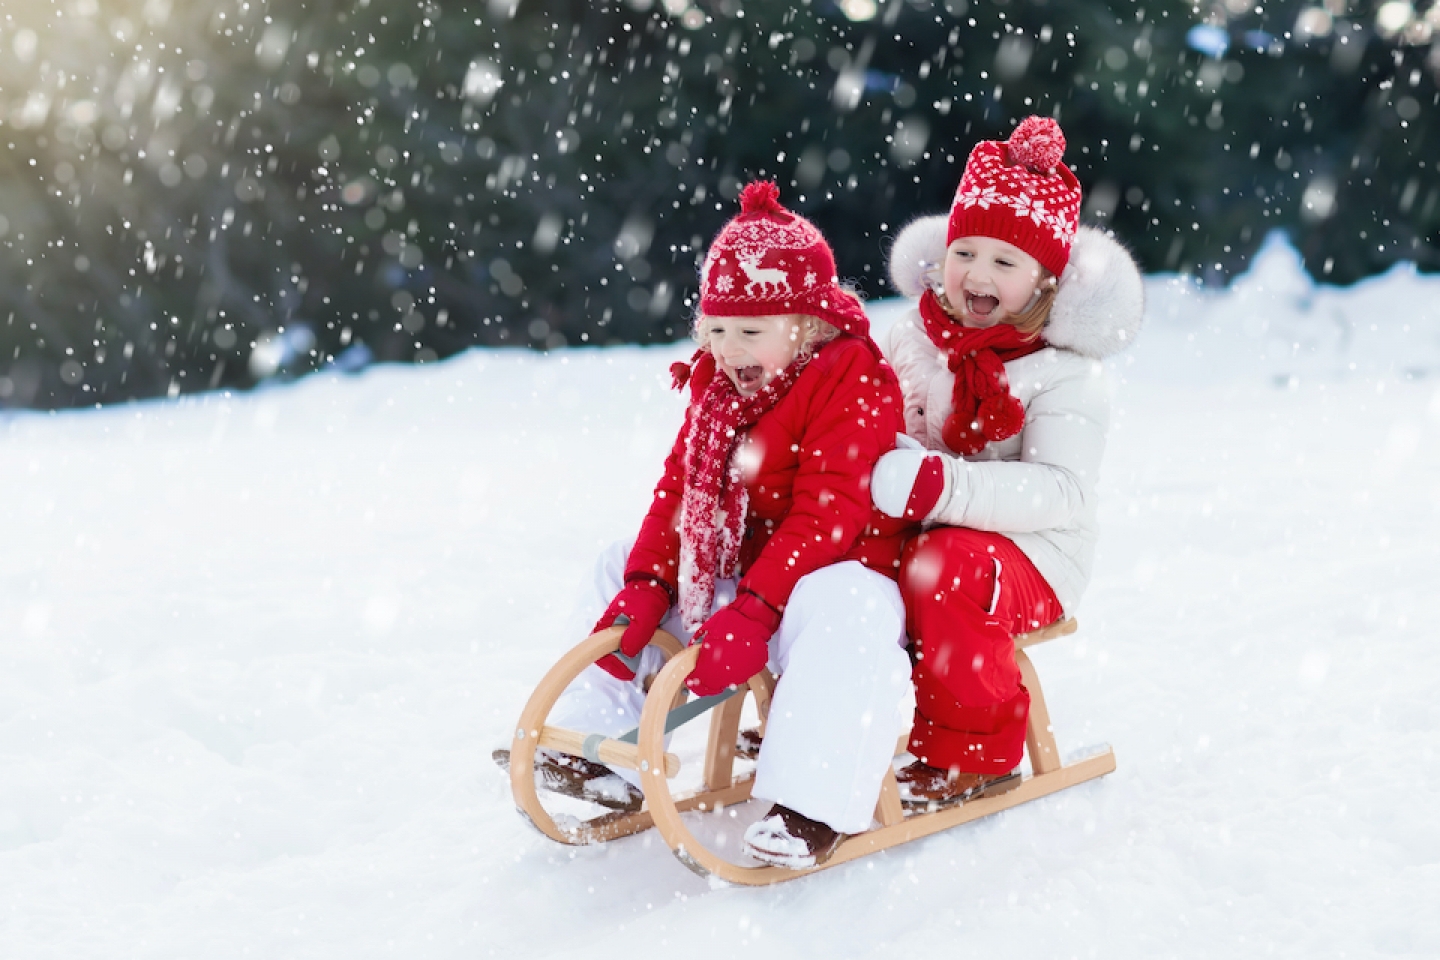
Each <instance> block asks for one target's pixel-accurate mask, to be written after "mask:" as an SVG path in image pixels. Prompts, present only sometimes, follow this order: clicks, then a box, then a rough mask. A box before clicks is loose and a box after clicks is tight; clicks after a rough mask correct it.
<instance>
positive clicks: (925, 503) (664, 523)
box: [537, 117, 1143, 868]
mask: <svg viewBox="0 0 1440 960" xmlns="http://www.w3.org/2000/svg"><path fill="white" fill-rule="evenodd" d="M1063 152H1064V137H1063V135H1062V134H1061V131H1060V128H1059V126H1058V124H1056V123H1055V122H1054V121H1052V120H1046V119H1043V118H1038V117H1031V118H1029V119H1027V120H1026V121H1025V122H1023V123H1022V124H1021V125H1020V126H1019V127H1018V128H1017V129H1016V131H1015V133H1014V135H1013V136H1012V137H1011V138H1010V140H1009V141H1008V142H1006V143H996V142H984V143H981V144H979V145H978V146H977V147H976V148H975V149H974V151H972V153H971V155H970V157H969V159H968V160H967V162H966V167H965V172H964V175H963V177H962V179H961V183H960V188H959V190H958V191H957V193H956V197H955V201H954V204H953V206H952V208H951V211H950V215H949V217H948V218H944V217H937V218H931V219H929V220H921V221H917V222H916V223H915V224H912V225H911V226H910V227H907V228H906V230H905V231H904V232H902V234H901V236H900V237H899V238H898V239H897V243H896V245H895V248H894V251H893V254H892V260H891V273H892V277H893V279H894V280H895V282H896V285H897V286H898V287H899V288H900V289H901V291H902V292H904V293H906V294H907V295H910V296H917V297H918V298H919V302H918V304H917V307H916V309H915V310H914V311H913V312H912V313H911V314H910V315H909V316H908V317H907V318H905V319H904V320H902V321H901V322H900V323H898V324H897V325H896V326H895V327H894V328H893V329H892V330H891V331H890V334H889V336H888V338H887V343H886V346H885V351H884V353H885V355H886V356H888V358H889V360H890V362H891V363H893V364H894V371H892V370H891V368H890V367H889V366H887V365H886V363H885V361H884V359H883V358H882V355H881V351H880V349H879V348H877V347H876V345H875V343H874V342H873V341H872V340H871V339H870V337H869V324H868V321H867V320H866V318H865V314H864V312H863V310H862V309H861V307H860V305H859V303H858V302H857V301H856V299H855V298H854V297H853V296H852V295H851V294H849V293H848V292H847V291H845V290H844V289H842V288H841V287H839V285H838V284H837V282H836V280H835V264H834V258H833V255H832V253H831V251H830V248H829V246H828V245H827V244H826V243H825V241H824V239H823V238H822V237H821V236H820V234H819V233H818V231H816V230H815V228H814V227H813V226H812V225H811V224H810V223H809V222H807V221H805V220H804V219H802V218H800V217H798V216H795V215H794V214H792V213H791V212H789V211H788V210H786V209H785V208H784V207H782V206H781V205H780V203H779V201H778V197H777V191H776V190H775V187H774V186H773V185H772V184H768V183H755V184H751V185H750V186H748V187H747V188H746V189H745V191H744V192H743V193H742V195H741V213H740V215H739V216H737V217H736V218H735V219H734V220H732V221H731V222H730V223H729V224H727V225H726V226H725V228H724V229H723V230H722V231H721V232H720V234H719V236H717V238H716V240H715V242H714V244H713V245H712V247H711V249H710V251H709V254H708V256H707V257H706V260H705V263H704V267H703V270H702V274H701V301H700V315H699V320H698V324H697V336H698V338H699V339H700V341H701V343H702V346H701V349H700V350H699V351H698V352H697V353H696V358H695V362H694V368H693V370H692V369H690V368H689V367H685V366H684V365H679V366H682V367H684V369H683V370H682V371H681V372H680V373H679V374H677V381H679V382H681V383H688V387H689V390H690V405H689V408H688V409H687V411H686V416H685V423H684V426H683V427H682V428H681V431H680V434H679V436H678V437H677V438H676V441H675V444H674V446H673V448H672V450H671V453H670V455H669V457H668V459H667V460H666V463H665V470H664V475H663V476H662V478H661V480H660V483H659V485H658V486H657V487H656V491H655V497H654V501H653V503H652V505H651V508H650V510H649V512H648V513H647V515H646V517H645V520H644V522H643V523H642V525H641V528H640V531H639V534H638V536H637V537H636V540H635V542H634V544H633V545H632V546H629V547H628V548H626V547H618V546H617V547H616V548H613V549H612V550H611V551H609V552H608V553H607V554H606V555H605V556H603V557H602V558H601V562H600V564H599V566H598V568H597V571H596V578H595V582H594V584H593V590H592V595H591V597H590V600H589V607H590V609H591V610H599V609H601V608H602V607H603V609H604V613H603V614H602V615H601V616H600V617H599V619H598V621H596V622H595V625H594V628H595V629H596V630H599V629H603V628H606V627H609V626H611V625H614V624H623V625H625V626H626V630H625V634H624V637H623V639H622V641H621V650H620V652H621V653H622V654H624V656H625V657H626V658H627V660H629V661H630V662H634V661H633V660H632V659H631V658H634V657H636V656H637V655H638V656H639V658H640V659H639V661H638V668H636V669H632V667H631V665H630V663H627V662H626V661H622V660H621V659H620V658H618V657H613V656H612V657H607V658H605V659H602V660H601V661H600V662H599V663H597V664H596V665H595V666H594V667H592V668H590V669H589V670H587V671H586V672H585V673H584V674H582V676H581V677H580V678H579V679H577V681H576V683H575V684H573V685H572V686H571V688H570V689H569V690H567V692H566V694H565V695H564V696H563V697H562V698H561V701H560V702H559V703H557V705H556V708H555V710H554V711H552V714H551V717H552V719H553V720H554V721H555V722H557V723H559V724H561V725H563V726H568V727H572V728H578V729H585V730H588V731H592V732H597V733H604V734H610V735H613V734H617V733H619V732H620V731H622V730H625V729H627V728H628V727H630V726H633V725H634V723H635V722H636V720H637V719H638V717H639V714H640V709H641V706H642V705H643V700H644V694H643V691H642V689H641V687H640V684H639V682H638V681H637V680H636V674H637V672H638V674H639V675H641V676H645V675H648V674H650V673H653V672H654V671H655V670H656V669H658V666H659V663H660V659H661V657H660V655H659V653H658V651H654V650H650V649H647V648H646V644H647V643H648V641H649V639H650V637H651V636H653V634H654V632H655V630H656V628H657V627H664V628H665V629H667V630H668V631H670V632H671V633H673V634H675V635H676V636H677V637H680V638H682V639H693V641H694V642H698V643H700V645H701V650H700V655H699V659H698V661H697V664H696V667H695V669H694V672H693V673H692V675H691V676H690V677H689V678H688V679H687V681H686V683H687V686H688V687H689V688H690V689H691V690H692V691H694V692H695V693H697V694H702V695H705V694H711V693H715V692H718V691H720V690H722V689H724V688H726V687H727V686H731V685H738V684H742V683H744V682H745V681H747V680H748V679H749V678H750V677H752V676H754V674H755V673H757V672H758V671H759V670H761V669H762V668H764V667H765V666H766V665H767V663H768V664H769V665H771V666H772V669H774V670H775V671H776V672H777V673H778V674H779V676H780V679H779V682H778V685H777V688H776V692H775V697H774V700H773V702H772V705H771V710H770V715H769V716H770V719H769V724H768V729H767V732H766V736H765V740H764V745H763V749H762V750H761V751H760V754H759V759H758V762H757V770H756V779H755V785H754V790H753V793H754V795H755V796H757V797H762V798H766V799H769V800H772V801H773V802H774V806H773V807H772V808H771V810H770V812H769V813H768V814H767V815H766V816H765V817H763V818H762V819H761V820H760V821H758V822H757V823H755V824H754V825H752V826H751V828H750V829H749V830H748V831H747V833H746V837H745V849H746V851H747V852H748V853H750V854H751V855H752V856H754V857H756V858H757V859H760V860H762V861H764V862H768V863H774V864H779V865H783V866H789V867H796V868H798V867H806V866H811V865H814V864H816V863H820V862H823V861H824V860H825V859H826V858H827V857H828V856H830V854H831V853H833V851H834V850H835V848H836V846H837V845H838V843H839V841H840V840H841V839H842V838H843V836H844V835H845V834H849V833H858V832H861V831H863V830H865V829H868V827H869V825H870V822H871V814H872V812H873V810H874V806H875V801H876V799H877V796H878V792H879V786H880V781H881V777H882V776H883V774H884V772H885V770H886V768H887V767H888V766H889V764H890V762H891V759H892V753H893V750H894V745H895V742H896V738H897V737H898V736H899V733H900V731H901V730H903V729H904V723H905V717H904V712H905V710H906V708H907V707H908V705H909V698H910V694H911V681H912V671H911V663H910V661H909V659H908V658H907V657H906V655H905V653H904V651H903V649H902V647H903V645H905V643H906V633H907V632H908V634H909V638H910V640H911V641H912V642H913V643H914V645H915V649H914V657H915V666H914V670H913V684H914V688H913V689H914V696H915V708H914V711H915V712H914V723H913V726H912V732H911V735H910V743H909V747H910V750H911V752H912V753H913V754H914V755H915V756H916V758H917V759H916V760H915V761H914V762H913V763H911V764H909V765H908V766H906V767H905V768H903V769H902V770H901V771H900V772H899V779H900V782H901V792H902V798H903V799H904V800H905V801H906V802H907V803H910V804H912V805H913V804H925V805H928V804H937V803H939V804H943V803H950V802H959V801H964V800H966V799H969V798H971V797H974V796H978V795H981V794H984V793H986V792H989V791H994V790H1000V789H1004V788H1005V787H1006V786H1008V785H1010V784H1013V783H1014V782H1016V780H1017V775H1016V773H1015V769H1016V767H1017V766H1018V764H1019V762H1020V760H1021V757H1022V753H1023V747H1024V732H1025V721H1026V718H1027V713H1028V707H1029V697H1028V694H1027V693H1026V691H1025V689H1024V687H1023V686H1022V685H1021V683H1020V675H1019V671H1018V669H1017V666H1016V663H1015V657H1014V649H1013V643H1012V639H1013V637H1014V635H1015V634H1017V633H1021V632H1025V631H1028V630H1032V629H1035V628H1038V627H1040V626H1043V625H1046V624H1048V623H1051V622H1053V621H1055V620H1058V619H1060V618H1062V617H1063V616H1065V615H1066V613H1067V612H1068V611H1073V610H1074V607H1075V605H1076V603H1077V602H1078V600H1079V598H1080V595H1081V593H1082V591H1083V590H1084V587H1085V585H1086V583H1087V581H1088V579H1089V576H1090V569H1091V565H1092V562H1093V555H1094V547H1095V539H1096V527H1095V512H1096V503H1095V483H1096V479H1097V474H1098V468H1099V462H1100V458H1101V455H1102V453H1103V450H1104V443H1105V433H1106V429H1107V425H1108V419H1109V406H1108V402H1109V401H1108V387H1107V385H1106V382H1105V375H1104V370H1103V367H1102V365H1101V363H1100V362H1099V361H1100V360H1101V359H1102V358H1103V357H1105V356H1108V355H1110V354H1111V353H1114V352H1115V351H1117V350H1119V349H1123V347H1125V346H1126V345H1128V343H1129V342H1130V341H1131V340H1133V339H1134V336H1135V334H1136V332H1137V331H1138V329H1139V324H1140V320H1141V313H1142V309H1143V302H1142V287H1141V280H1140V274H1139V271H1138V269H1137V267H1136V265H1135V263H1134V262H1133V260H1132V259H1131V258H1130V257H1129V255H1128V254H1127V253H1126V252H1125V251H1124V250H1123V249H1122V248H1121V247H1120V246H1119V245H1118V244H1116V243H1115V242H1114V241H1112V240H1110V239H1109V238H1107V237H1106V236H1105V235H1104V234H1102V233H1100V232H1099V231H1096V230H1091V229H1086V228H1079V227H1078V219H1079V209H1080V187H1079V184H1078V182H1077V181H1076V179H1075V177H1074V175H1073V174H1072V173H1071V172H1070V171H1069V169H1068V168H1066V167H1065V166H1064V164H1063V163H1062V156H1063ZM895 372H898V373H899V376H900V382H899V384H897V383H896V379H895ZM901 431H903V433H904V434H908V435H909V437H910V438H912V439H910V440H908V441H906V448H904V449H892V447H893V446H894V443H895V439H896V434H897V432H901ZM902 439H904V437H903V436H902ZM882 455H883V456H882ZM872 467H873V479H872V476H871V474H872ZM872 498H873V504H874V507H873V508H872V505H871V503H872ZM919 522H924V523H926V524H928V525H929V526H928V529H927V530H926V532H925V533H923V534H920V535H919V536H916V537H914V538H913V539H912V540H910V541H909V542H908V543H906V544H905V545H904V550H903V556H902V555H901V552H900V548H901V544H902V541H903V537H904V536H905V534H906V533H907V532H910V533H913V532H914V528H913V526H907V525H909V524H914V523H919ZM897 569H898V571H899V576H900V584H899V588H898V589H897V587H896V584H895V582H894V581H893V579H892V578H893V577H895V576H896V574H897ZM902 599H903V606H902ZM539 762H540V765H541V769H539V770H538V771H537V773H538V775H540V776H541V777H542V778H545V779H547V780H549V781H552V782H555V783H562V782H563V783H564V784H565V789H566V791H567V792H580V793H583V795H586V796H590V797H591V798H592V799H597V798H598V799H601V800H602V802H603V801H605V800H609V801H611V805H614V806H622V807H623V806H625V805H631V806H634V807H638V805H639V802H640V797H639V794H638V791H635V790H634V787H633V786H632V785H631V783H627V782H625V781H624V780H622V779H621V776H622V775H617V774H612V773H611V772H610V771H609V770H608V768H604V767H598V766H596V765H591V764H589V762H588V761H584V760H581V759H580V758H574V757H566V756H562V755H549V756H543V757H542V759H541V760H540V761H539ZM576 787H581V788H583V790H580V791H577V790H576V789H575V788H576Z"/></svg>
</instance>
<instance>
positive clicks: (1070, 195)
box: [945, 117, 1080, 277]
mask: <svg viewBox="0 0 1440 960" xmlns="http://www.w3.org/2000/svg"><path fill="white" fill-rule="evenodd" d="M1064 156H1065V134H1064V133H1062V132H1061V131H1060V124H1058V123H1056V122H1055V121H1054V120H1052V119H1050V118H1049V117H1026V118H1025V119H1024V120H1022V121H1020V125H1019V126H1017V127H1016V128H1015V132H1014V133H1012V134H1010V139H1009V140H1007V141H1005V142H1004V143H1000V142H999V141H996V140H982V141H981V142H980V143H978V144H976V145H975V149H973V150H971V151H970V158H969V159H968V160H966V161H965V173H964V175H962V176H961V178H960V187H959V189H958V190H956V191H955V201H954V203H953V204H951V206H950V228H949V230H948V231H947V232H946V236H945V242H946V243H947V244H950V243H953V242H955V239H956V238H957V237H992V238H994V239H996V240H1003V241H1004V242H1006V243H1009V244H1012V245H1014V246H1016V247H1019V248H1020V249H1021V250H1024V251H1025V252H1026V253H1028V254H1030V256H1032V257H1034V258H1035V259H1036V260H1038V261H1040V265H1041V266H1042V267H1044V268H1045V269H1046V270H1049V271H1050V272H1051V273H1053V274H1054V275H1055V276H1057V277H1058V276H1059V275H1060V274H1061V273H1063V272H1064V271H1065V264H1067V263H1069V262H1070V245H1071V244H1072V243H1074V241H1075V230H1076V228H1077V227H1078V226H1079V224H1080V181H1079V180H1076V179H1075V174H1073V173H1071V172H1070V168H1069V167H1067V166H1065V164H1064V163H1063V162H1062V158H1063V157H1064Z"/></svg>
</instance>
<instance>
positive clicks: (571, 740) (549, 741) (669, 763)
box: [539, 726, 729, 783]
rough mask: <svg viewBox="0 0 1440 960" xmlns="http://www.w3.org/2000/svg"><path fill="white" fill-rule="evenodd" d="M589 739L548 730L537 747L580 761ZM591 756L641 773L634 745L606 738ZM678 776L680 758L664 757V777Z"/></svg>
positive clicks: (560, 729) (562, 730)
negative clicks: (571, 755)
mask: <svg viewBox="0 0 1440 960" xmlns="http://www.w3.org/2000/svg"><path fill="white" fill-rule="evenodd" d="M589 739H590V737H589V736H588V735H587V734H583V733H580V732H579V731H577V730H567V729H565V728H564V727H549V726H547V727H542V728H541V730H540V744H539V745H540V746H542V747H547V748H549V749H551V750H559V751H560V752H561V753H569V754H573V755H575V756H577V757H583V756H585V755H586V752H585V744H586V741H588V740H589ZM594 753H595V756H594V757H593V758H592V759H594V760H597V761H599V762H600V763H604V764H608V765H609V766H612V767H624V768H625V769H626V770H639V769H640V748H639V747H637V746H635V745H634V744H629V743H624V742H622V741H620V740H612V739H610V738H609V737H606V738H605V739H603V740H601V741H599V742H598V743H597V745H596V746H595V749H594ZM679 772H680V758H679V757H677V756H675V754H673V753H667V754H665V776H667V777H673V776H675V775H676V774H677V773H679ZM726 783H729V780H726Z"/></svg>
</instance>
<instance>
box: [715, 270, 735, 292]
mask: <svg viewBox="0 0 1440 960" xmlns="http://www.w3.org/2000/svg"><path fill="white" fill-rule="evenodd" d="M734 286H735V280H734V279H733V278H732V277H730V276H729V275H728V274H725V275H722V276H719V277H716V278H715V289H716V291H717V292H719V293H729V292H730V290H731V289H732V288H733V287H734Z"/></svg>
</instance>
